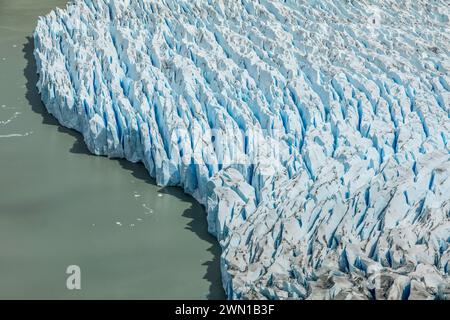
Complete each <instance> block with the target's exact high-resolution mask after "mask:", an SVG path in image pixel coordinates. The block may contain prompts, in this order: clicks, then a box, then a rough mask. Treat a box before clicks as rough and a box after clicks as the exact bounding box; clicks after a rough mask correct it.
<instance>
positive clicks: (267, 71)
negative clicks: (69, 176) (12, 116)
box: [34, 0, 450, 299]
mask: <svg viewBox="0 0 450 320" xmlns="http://www.w3.org/2000/svg"><path fill="white" fill-rule="evenodd" d="M449 19H450V6H449V3H448V1H447V0H435V1H426V0H416V1H413V0H402V1H394V0H384V1H375V0H360V1H351V0H346V1H340V0H325V1H315V0H78V1H72V2H71V3H69V4H68V6H67V7H66V8H65V9H56V10H54V11H52V12H51V13H49V14H48V15H46V16H45V17H42V18H40V19H39V21H38V24H37V27H36V29H35V33H34V43H35V51H34V56H35V59H36V62H37V72H38V73H39V81H38V83H37V86H38V89H39V91H40V93H41V98H42V100H43V102H44V104H45V106H46V108H47V110H48V111H49V112H50V113H51V114H52V115H53V116H55V117H56V118H57V119H58V121H59V122H60V123H61V124H62V125H63V126H66V127H68V128H73V129H75V130H77V131H79V132H81V133H82V135H83V137H84V140H85V142H86V144H87V146H88V148H89V150H90V151H91V152H92V153H94V154H97V155H106V156H109V157H113V158H126V159H128V160H129V161H132V162H142V163H144V165H145V167H146V168H147V170H148V172H149V174H150V175H151V176H152V177H155V179H156V181H157V183H158V184H160V185H164V186H165V185H173V186H180V187H181V188H183V189H184V191H185V192H186V193H189V194H191V195H192V196H194V197H195V198H196V199H197V200H198V201H199V202H200V203H201V204H203V205H204V206H205V208H206V211H207V217H205V219H207V220H208V226H209V231H210V232H211V233H212V234H214V235H215V236H216V237H217V240H218V241H219V243H220V246H221V248H222V254H221V275H222V281H223V286H224V288H225V291H226V294H227V296H228V298H229V299H450V278H449V273H450V153H449V151H450V121H449V118H450V74H449V70H450V54H449V51H450V22H449Z"/></svg>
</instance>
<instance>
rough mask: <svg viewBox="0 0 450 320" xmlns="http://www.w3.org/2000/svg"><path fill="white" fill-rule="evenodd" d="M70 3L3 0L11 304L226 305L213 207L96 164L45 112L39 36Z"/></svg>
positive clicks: (0, 127) (3, 152) (1, 117)
mask: <svg viewBox="0 0 450 320" xmlns="http://www.w3.org/2000/svg"><path fill="white" fill-rule="evenodd" d="M65 3H66V1H62V0H0V299H17V298H23V299H47V298H51V299H218V298H225V294H224V292H223V289H222V284H221V279H220V266H219V255H220V249H219V247H218V244H217V242H216V240H215V239H214V237H213V236H211V235H210V234H208V232H207V225H206V217H205V212H204V209H203V208H202V207H201V206H200V205H199V204H198V203H197V202H195V201H194V200H193V199H192V198H191V197H189V196H187V195H185V194H184V193H183V192H182V191H181V189H177V188H161V187H158V186H157V185H155V183H154V181H153V179H150V178H149V176H148V174H147V171H146V170H145V168H144V167H143V166H142V165H140V164H132V163H129V162H126V161H123V160H111V159H108V158H105V157H97V156H93V155H90V154H89V151H88V150H87V149H86V147H85V146H84V143H83V139H82V137H81V136H80V135H79V134H77V133H75V132H74V131H72V130H68V129H66V128H63V127H61V126H59V125H58V123H57V121H56V120H55V119H54V118H53V117H52V116H51V115H49V114H48V113H47V112H46V110H45V108H44V106H43V105H42V103H41V101H40V97H39V95H38V93H37V89H36V87H35V84H36V81H37V76H36V74H35V72H36V68H35V63H34V58H33V54H32V51H33V41H32V38H31V36H32V32H33V29H34V27H35V25H36V21H37V18H38V16H42V15H45V14H47V13H48V12H50V11H51V10H52V9H54V8H56V7H60V8H63V7H65ZM69 265H77V266H79V267H80V269H81V290H68V289H67V287H66V279H67V277H68V276H69V275H68V274H66V269H67V267H68V266H69Z"/></svg>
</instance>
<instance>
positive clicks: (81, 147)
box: [22, 37, 226, 299]
mask: <svg viewBox="0 0 450 320" xmlns="http://www.w3.org/2000/svg"><path fill="white" fill-rule="evenodd" d="M33 50H34V42H33V38H32V37H27V42H26V43H25V45H24V47H23V50H22V52H23V53H24V57H25V59H26V61H27V65H26V67H25V69H24V71H23V73H24V76H25V78H26V80H27V82H26V99H27V101H28V102H29V104H30V105H31V109H32V110H33V111H34V112H35V113H37V114H39V115H41V116H42V123H43V124H46V125H53V126H56V127H57V129H58V131H59V132H62V133H65V134H69V135H71V136H72V137H74V138H75V142H74V144H73V146H72V147H71V149H70V152H71V153H75V154H86V155H91V153H90V152H89V149H88V148H87V147H86V144H85V143H84V140H83V136H82V135H81V134H80V133H79V132H77V131H75V130H72V129H68V128H65V127H63V126H61V125H60V124H59V123H58V121H57V120H56V119H55V118H54V117H53V116H52V115H51V114H50V113H48V111H47V109H46V108H45V106H44V104H43V103H42V101H41V97H40V95H39V93H38V90H37V88H36V83H37V81H38V76H37V74H36V62H35V60H34V55H33ZM114 161H118V162H119V164H120V165H121V167H122V168H124V169H126V170H127V171H130V172H131V175H132V176H133V177H135V178H136V179H140V180H144V181H145V182H146V183H149V184H153V185H155V180H154V179H153V178H151V177H150V175H149V174H148V172H147V170H146V169H145V167H144V165H143V164H142V163H131V162H129V161H127V160H125V159H115V160H114ZM160 192H161V193H165V194H169V195H172V196H174V197H177V198H178V199H179V200H181V201H183V202H188V203H189V204H190V208H189V209H186V210H185V211H184V212H183V214H182V215H183V217H186V218H188V219H190V222H189V223H188V224H187V226H186V229H188V230H190V231H192V232H193V233H195V234H196V235H197V236H198V237H199V238H200V239H201V240H203V241H206V242H208V243H209V244H210V245H211V246H210V248H209V249H208V251H209V252H211V254H212V255H213V257H214V258H213V260H212V261H207V262H205V263H203V265H206V267H207V270H206V274H205V275H204V277H203V278H204V279H206V280H207V281H208V282H209V283H210V287H209V293H208V296H207V298H208V299H224V298H225V297H226V296H225V292H224V290H223V288H222V280H221V277H220V247H219V245H218V243H217V240H216V239H215V238H214V237H213V236H212V235H211V234H209V233H208V230H207V225H206V213H205V210H204V209H203V207H202V206H201V205H200V204H199V203H198V202H197V201H195V200H194V199H193V198H192V197H190V196H188V195H187V194H185V193H183V191H182V190H180V189H179V188H175V187H165V188H162V189H161V190H160Z"/></svg>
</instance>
